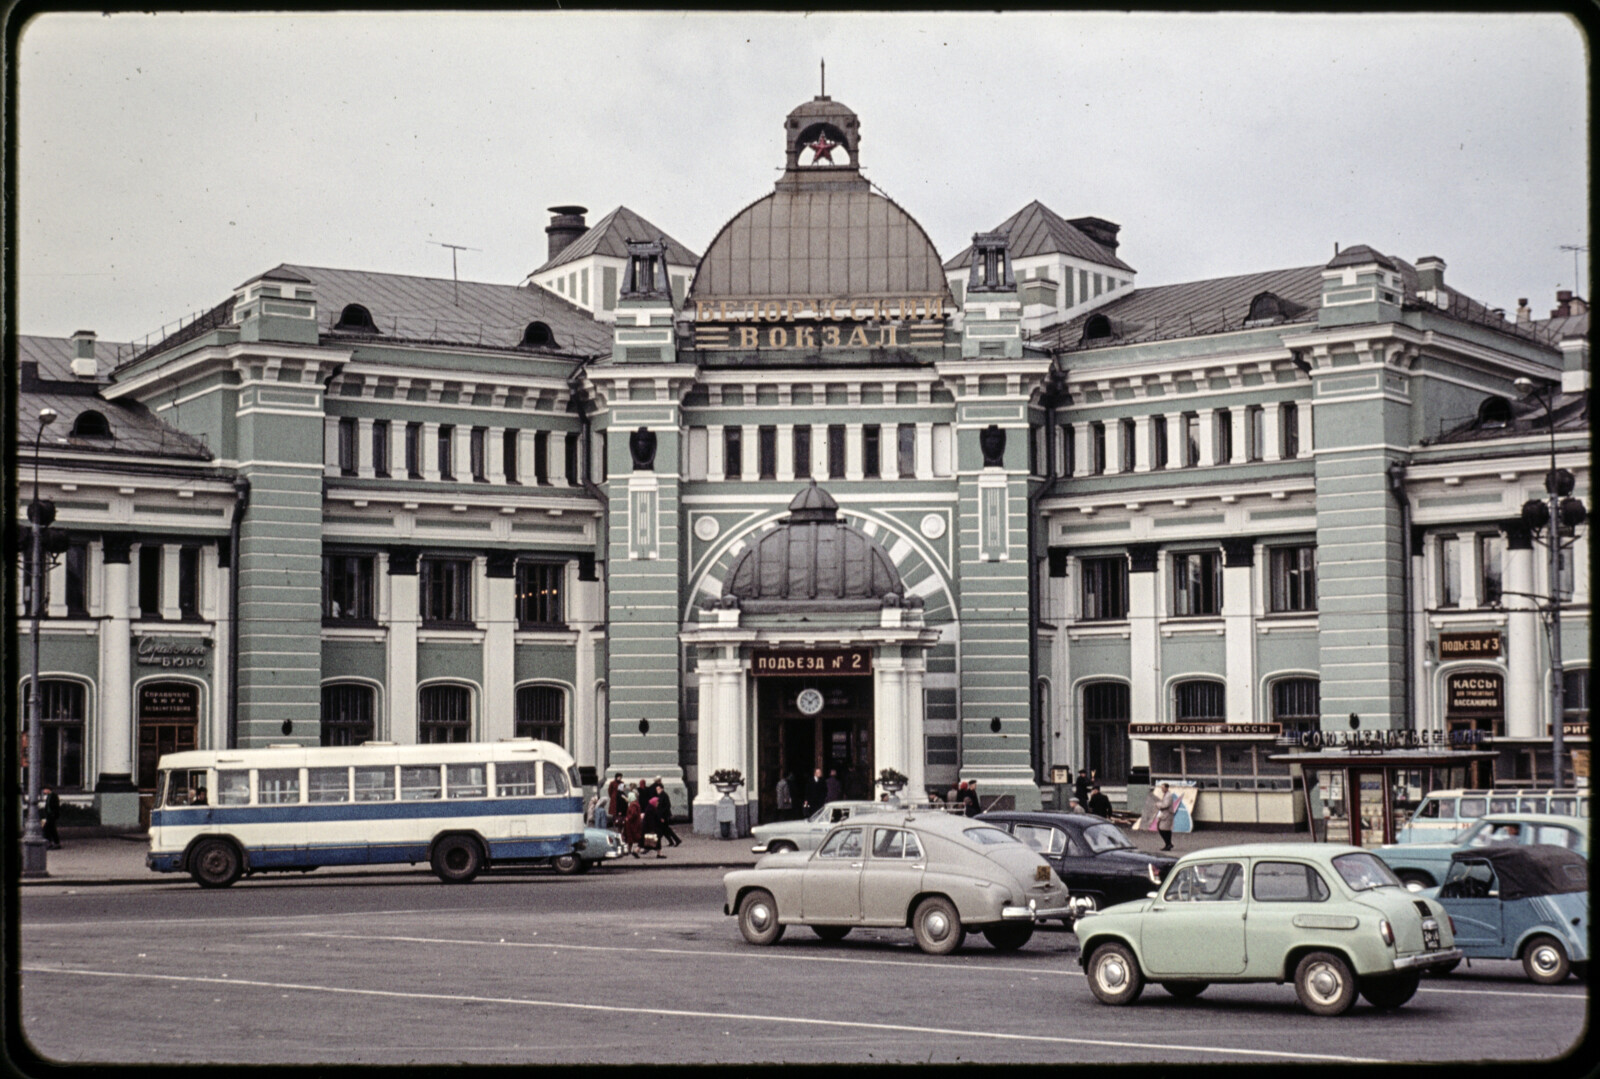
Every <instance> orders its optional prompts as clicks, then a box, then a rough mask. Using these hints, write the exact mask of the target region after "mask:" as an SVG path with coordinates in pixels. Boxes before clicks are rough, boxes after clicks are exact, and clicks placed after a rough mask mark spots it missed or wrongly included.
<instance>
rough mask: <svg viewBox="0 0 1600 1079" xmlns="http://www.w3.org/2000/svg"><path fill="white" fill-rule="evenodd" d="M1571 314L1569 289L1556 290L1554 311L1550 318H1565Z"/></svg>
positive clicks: (1570, 293)
mask: <svg viewBox="0 0 1600 1079" xmlns="http://www.w3.org/2000/svg"><path fill="white" fill-rule="evenodd" d="M1570 314H1572V290H1571V289H1569V288H1563V289H1557V290H1556V309H1555V310H1554V311H1551V312H1550V317H1551V318H1566V317H1567V316H1568V315H1570Z"/></svg>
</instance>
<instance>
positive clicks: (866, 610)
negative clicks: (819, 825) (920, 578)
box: [683, 482, 939, 832]
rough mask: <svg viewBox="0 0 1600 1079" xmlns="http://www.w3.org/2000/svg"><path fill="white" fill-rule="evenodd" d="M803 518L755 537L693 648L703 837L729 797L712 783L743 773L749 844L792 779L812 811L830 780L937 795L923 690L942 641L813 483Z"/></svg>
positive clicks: (871, 547)
mask: <svg viewBox="0 0 1600 1079" xmlns="http://www.w3.org/2000/svg"><path fill="white" fill-rule="evenodd" d="M789 511H790V512H789V516H788V517H785V518H783V519H782V520H780V521H779V522H778V524H777V526H776V527H774V528H771V529H769V530H768V531H766V532H764V533H761V534H759V535H758V536H756V537H754V538H753V540H752V541H751V543H750V545H749V546H748V547H747V548H745V550H744V552H743V553H742V554H740V556H739V558H738V559H737V560H736V561H735V562H734V563H733V566H732V567H731V569H730V571H729V573H728V575H727V577H726V578H725V580H724V583H723V590H722V596H721V598H720V599H718V600H716V601H713V602H711V603H708V604H706V605H705V606H704V607H702V608H701V609H700V610H699V611H698V612H696V615H697V621H696V623H695V624H693V625H691V626H689V627H686V628H685V630H684V633H683V639H684V641H685V642H686V643H688V644H690V645H692V646H694V654H695V665H696V670H697V673H698V677H699V683H700V692H699V704H700V707H699V762H698V770H699V776H700V777H701V780H700V783H699V790H698V791H697V792H696V795H695V798H694V822H695V830H696V831H705V832H715V831H717V830H718V828H717V825H716V806H717V802H718V799H719V798H720V795H719V794H718V793H717V791H716V790H715V789H713V788H711V786H710V784H708V783H706V782H705V780H704V777H706V776H709V775H710V774H711V773H712V772H715V771H717V770H719V769H724V768H734V769H738V770H739V771H740V772H741V773H742V774H743V775H744V777H745V786H744V787H743V788H742V789H740V790H739V791H738V793H737V794H736V795H735V796H734V797H735V801H736V806H737V818H738V824H739V828H740V830H741V832H742V831H743V830H744V829H745V828H747V827H748V826H749V824H751V823H754V822H758V821H760V820H772V819H775V817H776V816H777V815H778V810H777V802H776V797H775V795H776V790H777V785H778V780H779V778H780V777H782V776H785V775H787V776H790V777H791V779H790V787H791V791H792V794H793V799H794V809H793V810H792V811H791V812H798V811H799V808H800V806H801V804H802V801H803V799H804V797H805V793H806V786H807V784H808V782H809V781H810V780H811V778H812V776H813V774H814V772H815V771H816V769H818V768H821V769H822V772H823V776H824V778H826V777H827V775H828V774H829V772H831V771H837V772H838V778H839V782H840V785H841V788H842V793H843V795H844V796H845V797H861V798H871V797H874V796H875V787H874V783H875V780H876V778H877V775H878V773H879V771H880V770H881V769H883V768H893V769H894V770H895V771H897V772H900V773H901V774H903V775H905V776H906V777H907V779H908V781H909V782H908V784H907V786H908V789H909V790H911V791H913V792H918V791H920V790H921V789H922V784H923V767H922V760H923V749H922V743H923V734H922V728H923V704H922V696H923V694H922V680H923V672H924V670H925V669H926V659H925V656H926V653H927V650H928V649H929V648H930V647H932V646H933V644H934V643H935V642H937V640H938V638H939V632H938V630H934V629H929V628H927V627H925V626H924V625H923V623H922V604H921V601H920V600H919V599H917V598H915V597H907V596H906V594H905V587H904V585H903V584H902V583H901V581H900V576H899V574H898V573H897V572H896V571H895V568H894V563H893V562H892V561H891V560H890V558H889V555H888V552H887V551H885V550H884V549H883V547H882V546H881V545H880V544H879V543H878V542H877V541H876V540H874V539H873V538H872V537H870V536H868V535H866V534H865V533H863V532H861V531H859V530H857V529H855V528H853V527H851V526H850V525H849V524H848V523H847V522H845V521H842V520H840V519H839V514H838V505H837V503H835V502H834V500H833V499H832V497H830V496H829V495H828V493H827V492H826V491H824V490H822V489H821V488H819V487H817V486H816V484H815V483H814V482H813V483H812V484H811V485H810V486H809V487H807V488H806V489H805V490H803V491H801V492H800V494H799V495H797V496H796V497H795V499H794V500H793V501H792V502H790V504H789Z"/></svg>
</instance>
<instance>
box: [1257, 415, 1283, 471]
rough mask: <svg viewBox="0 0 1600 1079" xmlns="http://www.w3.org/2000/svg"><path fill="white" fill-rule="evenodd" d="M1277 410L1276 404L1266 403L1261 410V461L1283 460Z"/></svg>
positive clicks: (1281, 437)
mask: <svg viewBox="0 0 1600 1079" xmlns="http://www.w3.org/2000/svg"><path fill="white" fill-rule="evenodd" d="M1278 418H1279V409H1278V406H1277V405H1276V404H1272V403H1268V404H1266V405H1263V406H1262V409H1261V421H1262V422H1261V442H1262V446H1261V459H1262V460H1263V461H1281V460H1282V459H1283V452H1282V451H1283V436H1282V434H1281V433H1280V431H1279V429H1278Z"/></svg>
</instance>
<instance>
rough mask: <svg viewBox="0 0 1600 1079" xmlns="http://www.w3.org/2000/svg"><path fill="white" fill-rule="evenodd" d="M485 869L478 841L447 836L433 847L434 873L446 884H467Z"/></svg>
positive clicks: (465, 837)
mask: <svg viewBox="0 0 1600 1079" xmlns="http://www.w3.org/2000/svg"><path fill="white" fill-rule="evenodd" d="M482 868H483V851H482V850H480V849H479V848H478V841H477V840H476V839H473V838H472V837H471V836H466V835H447V836H445V837H444V838H443V839H441V840H439V842H437V843H435V844H434V845H433V871H434V873H435V874H436V875H437V876H438V878H439V879H440V880H442V881H444V882H445V883H446V884H465V883H467V882H468V881H470V880H471V879H472V878H473V877H476V876H477V875H478V872H479V870H481V869H482Z"/></svg>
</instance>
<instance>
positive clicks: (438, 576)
mask: <svg viewBox="0 0 1600 1079" xmlns="http://www.w3.org/2000/svg"><path fill="white" fill-rule="evenodd" d="M421 577H422V580H421V582H420V587H419V589H418V591H419V593H420V596H419V598H420V600H421V607H422V611H421V615H422V620H423V621H424V622H470V621H472V563H471V562H470V561H469V560H467V559H465V558H424V559H423V560H422V566H421Z"/></svg>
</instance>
